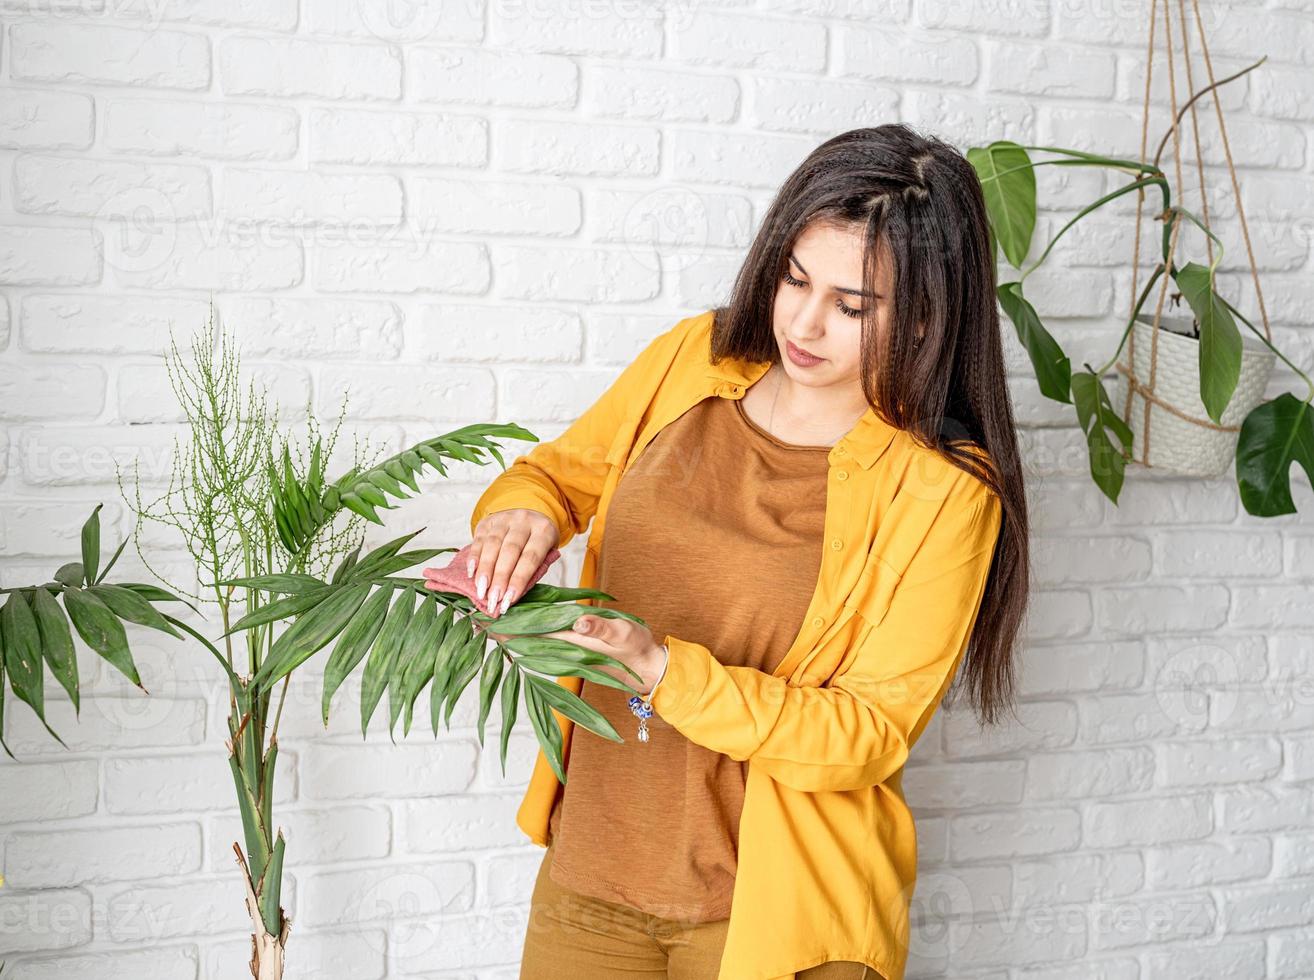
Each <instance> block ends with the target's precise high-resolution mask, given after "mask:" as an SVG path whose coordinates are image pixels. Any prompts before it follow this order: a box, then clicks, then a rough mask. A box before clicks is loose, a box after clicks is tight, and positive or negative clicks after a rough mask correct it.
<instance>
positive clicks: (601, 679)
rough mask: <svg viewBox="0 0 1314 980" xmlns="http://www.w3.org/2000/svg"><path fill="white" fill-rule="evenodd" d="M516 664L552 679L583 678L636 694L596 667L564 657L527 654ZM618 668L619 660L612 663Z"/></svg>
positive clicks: (631, 687)
mask: <svg viewBox="0 0 1314 980" xmlns="http://www.w3.org/2000/svg"><path fill="white" fill-rule="evenodd" d="M517 663H518V664H519V665H520V667H521V668H522V669H525V670H534V671H538V672H539V673H540V674H551V675H552V676H554V677H583V678H585V679H586V680H589V681H592V682H593V683H594V684H598V685H600V686H602V687H614V688H615V689H616V690H618V691H625V692H627V693H629V694H634V693H636V692H635V690H634V688H633V686H631V685H627V684H626V683H625V682H624V681H622V680H620V679H618V678H616V677H613V676H611V675H610V674H607V673H604V672H603V671H601V670H598V669H597V668H596V667H589V666H586V665H584V664H581V663H579V662H578V661H575V660H570V659H567V658H566V657H553V656H548V655H546V654H539V655H534V654H528V655H526V656H523V657H519V658H517ZM613 663H615V664H617V665H619V666H622V667H623V666H625V665H624V664H621V662H620V661H619V660H616V661H613Z"/></svg>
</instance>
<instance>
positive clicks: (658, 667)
mask: <svg viewBox="0 0 1314 980" xmlns="http://www.w3.org/2000/svg"><path fill="white" fill-rule="evenodd" d="M487 632H488V635H489V636H491V637H492V638H493V639H495V640H501V639H506V635H505V634H501V633H495V632H492V631H487ZM538 635H539V636H547V637H551V638H552V639H555V640H565V641H566V642H567V643H574V644H575V645H577V646H581V647H583V648H584V649H585V650H592V651H594V652H595V653H605V654H607V655H608V656H611V657H615V658H616V659H617V660H619V661H620V662H621V663H623V664H625V665H626V666H628V667H629V668H630V669H631V670H633V671H634V672H635V673H636V674H638V675H639V676H640V677H642V678H643V681H642V683H640V682H638V681H636V680H635V679H634V677H633V676H632V675H630V674H627V673H626V672H625V671H623V670H621V669H620V668H619V667H611V666H608V665H606V664H593V665H591V666H593V667H594V668H595V669H597V670H600V671H602V672H603V673H604V674H608V675H610V676H611V677H614V678H616V679H617V680H620V681H624V682H625V683H626V684H628V685H630V687H633V688H635V689H636V690H637V691H638V692H639V694H640V695H646V694H647V693H648V692H649V691H651V690H652V686H653V685H654V684H656V683H657V678H658V676H659V675H660V674H661V672H662V667H663V666H664V665H665V662H666V651H665V650H663V649H662V638H661V637H659V636H657V635H656V634H655V633H653V631H652V630H650V629H648V627H646V626H640V625H639V624H638V623H636V622H633V621H632V620H629V619H623V618H620V617H616V618H612V617H610V616H594V615H590V614H587V613H586V614H585V615H583V616H580V617H579V618H578V619H577V620H575V625H574V627H573V628H572V629H568V630H554V631H553V632H551V633H540V634H538Z"/></svg>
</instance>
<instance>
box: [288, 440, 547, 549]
mask: <svg viewBox="0 0 1314 980" xmlns="http://www.w3.org/2000/svg"><path fill="white" fill-rule="evenodd" d="M493 439H520V440H525V441H529V442H537V441H538V437H537V436H535V435H534V434H533V433H532V432H530V431H529V430H528V429H525V428H523V427H521V426H519V425H516V424H515V423H514V422H507V423H496V424H495V423H479V424H476V425H467V426H464V427H463V428H460V429H454V430H452V431H451V432H447V433H445V434H443V435H440V436H434V437H433V438H430V439H425V440H424V441H423V442H419V443H416V444H415V445H414V446H411V447H410V448H409V449H404V450H402V451H401V452H400V453H397V454H396V455H395V456H391V457H389V458H388V459H385V460H383V461H382V462H381V463H377V464H375V465H372V466H370V467H369V468H368V469H364V470H360V469H359V468H353V469H352V470H351V471H350V472H348V473H347V474H346V475H345V476H343V477H342V478H341V479H339V480H336V481H334V482H333V483H332V484H330V485H327V486H326V485H325V482H324V460H323V456H322V452H321V444H320V442H319V441H316V443H315V445H314V448H313V450H312V452H311V457H310V464H309V467H308V468H307V471H306V473H305V475H304V476H298V475H297V473H296V472H295V469H294V467H293V465H292V458H291V454H290V451H289V449H288V447H287V446H286V445H285V446H284V447H283V454H282V458H281V460H279V461H278V463H277V464H276V463H275V461H274V459H273V458H271V459H270V460H269V462H268V464H267V470H268V476H269V485H270V493H271V497H272V500H273V512H274V522H275V524H276V526H277V528H278V535H279V540H280V541H282V543H283V547H284V548H286V549H287V551H288V553H289V554H293V555H297V554H300V553H301V552H303V551H304V550H305V549H306V547H307V546H308V545H309V544H310V542H311V541H313V540H314V539H315V536H316V535H318V534H319V533H320V531H321V530H323V529H324V528H325V527H326V526H328V524H329V523H330V522H331V521H332V520H333V517H334V515H335V514H337V513H338V512H339V511H340V510H342V509H343V508H346V509H347V510H350V511H352V512H353V513H356V514H359V515H361V516H362V517H364V518H365V519H366V520H369V521H373V522H374V523H375V524H380V525H381V524H382V523H383V521H382V519H381V518H380V517H379V514H378V511H379V509H383V510H394V509H396V505H395V504H393V503H390V502H389V497H392V498H396V499H398V500H409V499H410V497H411V495H412V494H418V493H419V492H420V485H419V483H418V481H417V477H419V476H421V475H422V473H423V471H424V468H425V467H426V466H429V467H432V468H433V469H434V470H436V471H437V472H438V474H439V475H441V476H446V475H447V467H446V465H445V464H444V462H443V460H444V459H448V460H452V459H456V460H464V461H466V462H470V463H476V464H478V465H480V466H483V465H486V464H487V463H488V462H489V459H488V457H490V456H491V457H492V458H493V459H496V460H497V461H498V463H499V464H500V465H501V466H502V468H503V469H505V468H506V460H505V459H504V458H503V457H502V454H501V452H500V451H499V449H500V447H499V446H498V445H497V443H495V442H493V441H492V440H493ZM403 487H406V488H409V489H410V491H411V493H410V494H408V493H407V492H406V490H405V489H403Z"/></svg>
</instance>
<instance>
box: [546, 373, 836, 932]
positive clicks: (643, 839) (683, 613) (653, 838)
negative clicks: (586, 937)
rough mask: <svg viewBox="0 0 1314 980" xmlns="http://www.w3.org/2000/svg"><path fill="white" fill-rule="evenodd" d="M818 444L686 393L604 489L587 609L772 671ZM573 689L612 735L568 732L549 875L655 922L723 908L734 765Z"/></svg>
mask: <svg viewBox="0 0 1314 980" xmlns="http://www.w3.org/2000/svg"><path fill="white" fill-rule="evenodd" d="M829 452H830V447H828V446H798V445H793V444H790V443H786V442H782V441H781V440H779V439H777V438H775V437H774V436H772V435H771V434H770V433H769V432H767V431H766V430H765V429H763V428H762V427H760V426H759V425H757V424H756V423H755V422H753V420H752V419H750V418H749V417H748V415H747V414H746V413H745V412H744V409H743V405H742V404H741V403H740V402H739V401H737V400H735V399H731V398H721V397H710V398H706V399H704V400H703V401H701V402H699V403H698V404H697V405H695V406H694V407H693V408H691V409H689V410H688V411H687V412H685V413H684V414H683V415H682V416H680V417H679V418H678V419H676V420H675V421H674V422H672V423H671V424H670V425H668V426H666V427H665V428H663V429H662V431H661V432H659V433H658V434H657V436H656V438H654V439H653V441H652V442H651V443H649V444H648V446H647V447H645V449H644V451H643V452H642V454H641V455H640V456H639V458H638V459H637V460H635V461H633V462H632V463H631V465H630V467H629V468H628V469H627V470H626V472H625V474H624V476H623V477H622V478H621V480H620V482H619V483H618V484H617V486H616V490H615V494H614V496H613V497H612V501H611V506H610V509H609V510H608V512H607V533H606V534H605V535H604V538H603V544H602V547H601V550H600V552H599V556H598V559H599V564H598V576H599V579H598V588H600V589H602V590H603V591H605V592H607V593H609V594H610V595H613V596H615V600H614V601H610V602H603V603H601V604H602V605H604V606H608V607H610V608H615V609H623V610H625V611H626V612H630V613H633V614H634V615H636V616H639V617H641V618H642V619H643V620H645V621H646V622H647V624H648V626H649V628H650V629H651V630H652V631H653V633H655V634H656V635H657V636H658V637H661V636H663V635H665V634H667V633H670V634H672V635H674V636H679V637H681V638H682V639H687V640H692V641H694V642H696V643H701V644H702V645H704V646H706V647H707V648H708V649H709V650H711V651H712V654H713V656H715V657H716V659H717V660H718V661H720V662H721V663H723V664H727V665H741V666H747V667H754V668H756V669H758V670H762V671H765V672H767V673H770V672H771V671H773V670H774V669H775V667H776V666H777V665H778V664H779V663H780V661H781V660H782V659H783V658H784V656H785V654H786V652H788V650H789V648H790V647H791V646H792V645H793V642H794V639H795V637H796V636H797V635H798V632H799V630H800V629H801V627H802V624H803V617H804V616H805V615H806V613H807V609H808V605H809V603H810V602H811V600H812V595H813V592H814V590H815V589H816V584H817V576H818V574H819V573H820V569H821V541H822V537H823V531H824V522H825V510H826V480H827V478H828V474H829V461H828V453H829ZM580 696H581V697H582V698H583V699H584V700H586V701H587V702H588V703H589V704H591V705H592V706H593V707H595V708H596V709H597V710H598V711H600V712H601V713H602V714H603V715H605V716H606V718H607V720H608V721H610V722H611V723H612V724H613V725H614V726H615V727H616V730H617V731H618V732H620V734H621V736H622V737H623V738H624V739H625V741H624V742H622V743H616V742H611V741H608V740H607V739H604V738H600V737H598V736H597V735H595V734H593V733H592V732H589V731H587V730H584V729H579V730H577V731H576V732H575V733H574V736H573V738H572V740H571V745H570V752H569V757H568V760H567V769H566V777H567V782H566V785H565V787H564V788H563V789H562V790H561V791H559V792H558V794H557V798H556V802H555V804H554V807H553V810H552V814H551V817H550V819H549V823H548V828H549V838H550V840H551V841H552V843H553V853H554V857H553V862H552V866H551V869H550V874H551V876H552V878H553V880H555V881H556V882H557V883H558V884H560V885H562V886H564V887H566V888H570V889H572V890H574V891H576V892H580V893H583V894H585V895H590V896H593V897H595V898H601V899H604V900H606V901H611V902H619V903H622V904H625V905H628V906H630V907H632V908H637V909H640V910H642V911H644V912H647V913H649V914H651V915H657V916H661V917H663V918H672V919H681V920H683V921H689V922H701V921H713V920H716V919H724V918H727V917H728V916H729V915H730V899H731V895H732V893H733V890H734V879H735V870H736V867H737V860H736V859H737V854H738V845H739V814H740V810H741V808H742V805H743V799H744V784H745V781H746V778H747V765H748V764H747V763H745V762H736V761H735V760H733V759H731V758H730V757H729V756H726V755H722V754H720V753H718V752H713V751H712V750H710V749H706V748H704V747H703V746H701V745H698V744H696V743H694V742H691V741H690V740H689V739H687V738H686V737H685V736H683V735H681V734H680V732H679V731H678V730H676V729H675V728H672V727H671V726H670V725H669V724H667V723H666V722H665V721H663V720H662V718H661V716H660V715H658V714H656V713H654V714H653V716H652V717H651V718H649V719H648V728H649V731H650V732H651V740H650V741H649V742H647V743H644V742H640V741H639V740H638V737H637V735H636V732H637V730H638V724H639V720H638V719H637V718H636V717H635V716H634V715H633V714H632V713H631V711H630V709H629V705H628V701H629V698H630V695H629V694H628V693H626V692H624V691H620V690H617V689H615V688H610V687H607V686H605V685H598V684H593V683H591V682H589V681H584V683H583V687H582V688H581V690H580ZM577 727H578V726H577Z"/></svg>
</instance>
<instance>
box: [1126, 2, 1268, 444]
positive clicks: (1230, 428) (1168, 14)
mask: <svg viewBox="0 0 1314 980" xmlns="http://www.w3.org/2000/svg"><path fill="white" fill-rule="evenodd" d="M1163 7H1164V27H1165V30H1164V48H1165V51H1166V54H1167V59H1168V91H1169V98H1170V101H1171V105H1172V119H1173V124H1172V128H1171V129H1170V130H1169V132H1168V133H1167V134H1165V136H1164V142H1163V143H1160V145H1159V149H1158V152H1157V153H1156V154H1155V159H1154V163H1155V165H1156V166H1157V165H1158V162H1159V157H1160V156H1162V154H1163V151H1164V145H1165V143H1166V142H1167V139H1168V136H1169V135H1171V136H1172V140H1173V166H1174V173H1175V176H1176V179H1177V183H1176V186H1177V187H1178V188H1179V189H1181V188H1184V187H1185V185H1184V183H1183V181H1182V148H1181V135H1180V126H1181V117H1182V115H1183V114H1184V111H1185V109H1186V108H1189V109H1190V112H1191V131H1192V136H1193V141H1194V144H1195V162H1196V173H1197V175H1198V179H1199V185H1200V204H1201V216H1200V221H1201V224H1203V225H1204V226H1205V228H1206V229H1208V230H1209V231H1210V232H1212V231H1213V229H1212V227H1210V223H1209V199H1208V196H1207V194H1206V192H1205V175H1204V155H1203V153H1202V152H1201V149H1200V124H1199V118H1198V116H1197V115H1196V109H1195V103H1196V101H1197V100H1198V98H1199V95H1196V96H1193V97H1192V98H1191V100H1190V101H1189V102H1188V103H1187V105H1186V107H1183V108H1181V109H1179V108H1178V102H1177V73H1176V69H1175V67H1174V64H1173V25H1172V5H1171V0H1163ZM1177 7H1178V13H1179V17H1180V30H1181V38H1182V59H1183V61H1184V63H1185V67H1186V84H1187V90H1188V91H1189V92H1194V91H1195V82H1194V79H1193V75H1192V70H1191V50H1190V31H1189V30H1188V24H1187V19H1186V6H1185V2H1184V0H1177ZM1158 8H1159V0H1150V27H1149V32H1148V34H1149V41H1148V44H1147V50H1146V58H1145V64H1146V67H1145V99H1144V104H1143V106H1142V117H1141V155H1140V159H1141V162H1142V163H1145V162H1146V151H1147V144H1148V134H1149V125H1150V84H1151V80H1152V79H1153V76H1154V53H1155V43H1154V42H1155V27H1156V22H1157V19H1158V17H1157V14H1158ZM1191 9H1192V11H1193V13H1194V15H1195V26H1196V31H1197V32H1198V34H1199V38H1200V47H1201V51H1202V52H1203V56H1204V64H1205V70H1206V72H1207V73H1208V76H1209V86H1208V88H1207V89H1206V90H1205V91H1208V92H1210V93H1211V94H1212V95H1213V100H1214V111H1215V113H1216V114H1217V116H1218V129H1219V133H1220V135H1221V136H1222V142H1223V152H1224V154H1225V156H1226V158H1227V170H1228V174H1229V176H1230V178H1231V182H1232V193H1233V195H1234V196H1235V198H1236V208H1237V216H1238V217H1239V218H1240V219H1241V234H1242V237H1243V238H1244V239H1245V244H1246V256H1247V258H1248V260H1249V263H1250V276H1251V279H1252V281H1253V282H1254V284H1255V296H1256V298H1257V301H1258V304H1259V312H1260V316H1261V317H1262V318H1263V323H1264V336H1265V337H1266V338H1267V339H1268V340H1272V338H1273V334H1272V331H1271V330H1270V328H1269V323H1268V310H1267V308H1266V307H1265V305H1264V293H1263V289H1262V288H1261V287H1260V284H1259V270H1258V267H1257V266H1256V263H1255V251H1254V247H1253V246H1252V245H1251V241H1250V229H1249V226H1248V224H1247V222H1246V212H1245V206H1244V205H1243V203H1242V201H1241V187H1240V184H1239V183H1238V181H1237V176H1236V165H1235V164H1234V163H1233V160H1232V147H1231V144H1230V142H1229V140H1228V138H1227V123H1226V122H1225V120H1224V118H1223V106H1222V102H1221V100H1220V99H1219V97H1218V82H1217V81H1216V79H1215V78H1214V66H1213V61H1212V59H1211V58H1210V56H1209V42H1208V40H1207V39H1206V38H1205V31H1204V22H1203V20H1202V18H1201V16H1200V5H1199V0H1191ZM1203 94H1204V93H1203V92H1201V93H1200V95H1203ZM1144 209H1145V189H1144V188H1141V189H1140V190H1138V191H1137V193H1136V236H1135V239H1134V244H1133V247H1132V288H1131V303H1132V311H1131V312H1132V314H1134V313H1135V311H1136V279H1137V275H1138V274H1139V272H1140V257H1141V221H1142V219H1143V216H1144ZM1165 218H1167V219H1168V220H1171V221H1172V223H1173V227H1172V234H1171V235H1170V237H1169V241H1168V255H1167V258H1166V260H1165V264H1166V268H1165V270H1164V272H1165V274H1164V276H1163V283H1162V285H1161V287H1160V289H1159V297H1158V301H1157V302H1156V304H1155V309H1154V323H1153V327H1152V329H1151V332H1150V377H1149V382H1148V384H1145V383H1142V382H1141V380H1140V379H1139V378H1138V377H1137V376H1136V373H1135V368H1134V365H1135V363H1136V331H1135V330H1134V329H1133V330H1132V331H1131V332H1130V334H1129V336H1128V338H1127V340H1128V346H1127V362H1126V363H1125V364H1124V363H1123V362H1121V361H1119V362H1118V363H1117V364H1116V365H1115V366H1116V367H1117V369H1118V371H1120V372H1122V373H1123V374H1124V375H1126V378H1127V396H1126V400H1125V402H1124V405H1123V413H1122V414H1123V417H1124V418H1126V419H1130V418H1131V404H1132V401H1131V400H1132V395H1133V394H1138V395H1140V396H1141V397H1142V398H1144V399H1145V400H1146V402H1147V403H1153V404H1155V405H1158V406H1159V407H1160V408H1162V409H1163V410H1164V411H1167V412H1169V413H1171V414H1172V415H1175V416H1177V417H1178V418H1180V419H1183V420H1184V421H1187V422H1190V423H1192V424H1194V425H1198V426H1201V427H1203V428H1207V429H1212V430H1215V431H1219V432H1238V431H1239V430H1240V428H1241V427H1240V426H1239V425H1219V424H1217V423H1215V422H1214V421H1213V420H1212V419H1208V418H1203V419H1202V418H1198V417H1196V416H1194V415H1191V414H1188V413H1187V412H1183V411H1182V410H1181V409H1179V408H1177V407H1176V406H1175V405H1171V404H1169V403H1168V402H1166V401H1164V400H1163V399H1161V398H1159V397H1158V396H1157V395H1156V394H1155V380H1156V376H1157V372H1158V358H1159V327H1160V322H1161V319H1162V315H1163V305H1164V300H1165V299H1166V298H1167V295H1168V283H1169V281H1170V280H1171V276H1169V275H1168V274H1167V273H1168V271H1169V270H1171V269H1172V262H1173V252H1174V250H1175V249H1176V246H1177V233H1178V230H1179V228H1180V225H1181V217H1180V215H1176V214H1172V215H1159V216H1156V217H1155V220H1156V221H1158V220H1164V219H1165ZM1205 244H1206V246H1207V247H1208V253H1209V263H1210V265H1212V264H1213V261H1214V243H1213V239H1212V238H1209V237H1208V236H1207V235H1206V236H1205ZM1129 315H1130V314H1129ZM1141 445H1142V447H1143V448H1142V450H1141V456H1142V462H1145V464H1146V465H1147V466H1148V465H1149V463H1148V460H1149V458H1150V408H1149V404H1147V405H1146V409H1145V412H1144V418H1143V419H1142V436H1141Z"/></svg>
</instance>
